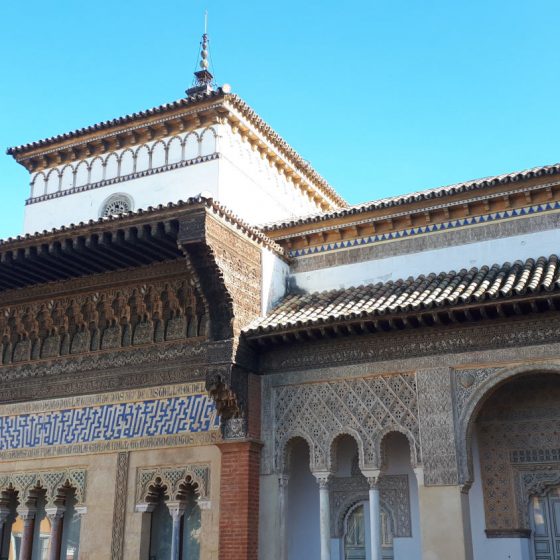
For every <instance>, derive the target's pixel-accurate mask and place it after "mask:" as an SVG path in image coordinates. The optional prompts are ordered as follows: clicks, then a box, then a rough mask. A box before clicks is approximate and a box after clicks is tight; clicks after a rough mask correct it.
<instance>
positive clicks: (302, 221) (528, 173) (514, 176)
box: [261, 163, 560, 232]
mask: <svg viewBox="0 0 560 560" xmlns="http://www.w3.org/2000/svg"><path fill="white" fill-rule="evenodd" d="M558 173H560V163H556V164H553V165H546V166H539V167H533V168H531V169H525V170H523V171H515V172H513V173H505V174H502V175H494V176H492V177H484V178H482V179H475V180H471V181H465V182H463V183H456V184H453V185H447V186H444V187H437V188H433V189H426V190H422V191H416V192H413V193H409V194H403V195H398V196H393V197H388V198H381V199H379V200H373V201H371V202H364V203H361V204H356V205H353V206H348V207H346V208H341V209H338V210H333V211H327V212H318V213H315V214H309V215H308V216H303V217H301V218H294V219H292V220H279V221H277V222H270V223H267V224H262V225H261V229H262V230H263V231H265V232H268V231H276V230H281V229H285V228H289V227H294V226H299V225H307V224H309V225H311V224H317V223H320V222H326V221H329V220H331V219H336V218H344V217H347V216H357V215H359V214H363V213H365V212H370V211H372V210H380V209H384V208H394V207H398V206H402V205H405V204H410V203H413V202H421V201H423V200H432V199H435V198H441V197H444V196H451V195H454V194H461V193H466V192H471V191H476V190H480V189H484V188H486V187H492V186H495V185H505V184H509V183H517V182H518V181H522V180H525V179H532V178H534V177H543V176H547V175H557V174H558Z"/></svg>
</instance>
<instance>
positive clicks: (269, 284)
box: [261, 249, 290, 315]
mask: <svg viewBox="0 0 560 560" xmlns="http://www.w3.org/2000/svg"><path fill="white" fill-rule="evenodd" d="M289 271H290V267H289V266H288V263H287V262H285V261H284V260H282V259H281V258H280V257H279V256H278V255H276V254H275V253H273V252H272V251H270V250H269V249H263V250H262V287H261V290H262V293H261V295H262V297H261V302H262V303H261V314H262V315H266V314H267V313H268V312H269V311H270V310H271V309H272V308H273V307H274V306H275V305H276V303H278V301H280V299H282V298H283V297H284V295H285V293H286V287H287V280H288V274H289Z"/></svg>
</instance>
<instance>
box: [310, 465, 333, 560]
mask: <svg viewBox="0 0 560 560" xmlns="http://www.w3.org/2000/svg"><path fill="white" fill-rule="evenodd" d="M313 474H314V475H315V478H316V479H317V482H318V483H319V525H320V528H321V560H331V519H330V517H331V516H330V504H329V475H330V473H328V472H322V473H313Z"/></svg>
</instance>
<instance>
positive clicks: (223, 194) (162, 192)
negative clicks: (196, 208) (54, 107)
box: [24, 124, 319, 233]
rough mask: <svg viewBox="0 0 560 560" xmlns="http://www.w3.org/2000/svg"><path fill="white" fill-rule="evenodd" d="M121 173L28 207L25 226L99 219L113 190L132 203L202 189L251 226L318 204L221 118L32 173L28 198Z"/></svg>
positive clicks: (30, 228) (306, 211)
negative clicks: (104, 183)
mask: <svg viewBox="0 0 560 560" xmlns="http://www.w3.org/2000/svg"><path fill="white" fill-rule="evenodd" d="M215 153H218V154H219V161H212V162H199V163H193V164H192V165H189V166H188V167H181V168H178V169H167V168H166V167H165V166H166V165H169V164H173V163H177V162H180V161H188V160H193V159H195V158H198V157H199V156H208V155H212V154H215ZM155 169H160V172H159V173H155V174H152V175H150V176H149V177H141V178H133V177H134V175H133V174H135V173H139V172H143V171H147V170H155ZM127 177H131V178H127ZM119 178H120V179H121V180H120V181H119V182H117V183H115V184H112V185H108V186H104V187H97V188H93V189H91V190H89V191H86V192H77V193H68V194H66V195H63V196H59V197H57V198H56V199H51V200H44V201H38V202H34V203H33V204H29V205H27V206H26V208H25V218H24V232H25V233H33V232H35V231H42V230H43V229H51V228H53V227H59V226H61V225H67V224H70V223H78V222H80V221H87V220H89V219H92V218H93V219H95V218H98V217H99V209H100V207H101V205H102V203H103V201H104V200H105V199H106V198H107V197H108V196H109V195H112V194H115V193H126V194H128V195H130V196H131V197H132V199H133V200H134V207H135V209H138V208H146V207H147V206H150V205H151V206H157V205H158V204H167V203H169V202H177V201H178V200H180V199H185V198H188V197H189V196H194V195H197V194H199V193H200V192H201V191H207V192H208V193H210V194H211V195H212V196H213V197H214V198H215V199H216V200H218V201H219V202H220V203H221V204H223V205H224V206H226V207H228V208H229V209H230V210H232V211H233V212H234V213H235V214H237V215H238V216H240V217H241V218H242V219H244V220H246V221H248V222H249V223H252V224H258V223H263V222H269V221H275V220H280V219H284V218H288V217H295V216H302V215H306V214H309V213H312V212H316V211H318V210H319V207H318V205H317V204H316V203H315V202H314V201H313V200H312V199H310V198H309V197H308V196H307V195H305V194H304V193H302V192H301V190H300V189H299V188H297V187H296V186H295V185H294V183H293V182H292V181H291V180H290V179H288V178H287V177H286V176H285V175H284V174H283V173H281V172H280V171H279V170H278V168H277V167H276V166H273V165H271V164H270V162H269V161H268V160H267V159H266V158H263V157H262V155H261V154H260V152H258V151H256V150H255V149H254V148H253V146H251V144H250V143H249V142H248V141H247V140H245V139H243V137H242V136H241V135H239V134H235V133H234V132H233V131H232V129H231V127H230V126H229V125H225V124H215V125H212V126H210V127H206V128H199V129H197V130H196V131H191V132H189V133H183V134H179V135H175V136H170V137H167V138H164V139H162V140H157V141H154V142H147V143H145V144H142V145H139V146H134V147H132V148H126V149H123V150H117V151H115V152H111V153H107V154H103V155H101V156H95V157H90V158H87V159H84V160H82V161H79V162H74V163H72V164H65V165H60V166H58V167H53V168H50V169H46V170H44V171H41V172H38V173H34V174H32V175H31V198H37V197H41V196H43V195H47V194H54V193H58V192H61V193H63V192H64V191H69V190H70V189H72V188H73V187H83V186H86V185H93V184H95V183H99V182H100V181H108V180H112V179H119Z"/></svg>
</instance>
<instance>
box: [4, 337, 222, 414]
mask: <svg viewBox="0 0 560 560" xmlns="http://www.w3.org/2000/svg"><path fill="white" fill-rule="evenodd" d="M205 359H206V349H205V345H204V344H203V343H201V342H195V343H193V344H189V343H186V342H184V343H178V342H175V343H166V344H163V345H153V346H147V347H138V348H134V349H130V350H120V351H113V352H100V353H92V354H89V355H84V356H76V357H68V358H59V359H57V360H51V361H49V362H48V367H45V363H43V362H38V363H27V364H21V365H17V366H10V367H6V368H3V369H2V370H0V371H1V373H2V375H1V376H0V402H4V403H7V402H11V401H18V400H24V399H29V400H35V399H37V398H39V397H40V398H45V397H47V398H48V397H58V396H61V395H78V394H84V393H94V392H101V391H111V390H117V389H130V388H134V387H146V386H153V385H165V384H169V383H180V382H185V381H196V380H199V379H204V378H205V376H206V373H207V370H208V366H205V365H202V364H204V362H205ZM216 369H217V367H216V366H214V367H213V368H212V371H215V370H216ZM100 372H103V373H102V375H100ZM39 387H40V391H39Z"/></svg>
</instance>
